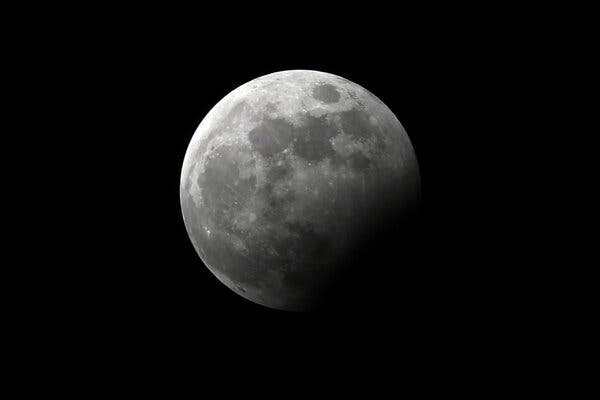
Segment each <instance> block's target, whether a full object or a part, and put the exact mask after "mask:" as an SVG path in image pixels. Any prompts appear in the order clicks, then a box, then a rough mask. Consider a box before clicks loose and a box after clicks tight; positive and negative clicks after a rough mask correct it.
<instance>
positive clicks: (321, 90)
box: [312, 83, 340, 103]
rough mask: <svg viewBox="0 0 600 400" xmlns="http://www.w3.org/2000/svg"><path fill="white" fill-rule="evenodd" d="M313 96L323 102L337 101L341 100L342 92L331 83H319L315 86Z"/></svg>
mask: <svg viewBox="0 0 600 400" xmlns="http://www.w3.org/2000/svg"><path fill="white" fill-rule="evenodd" d="M312 96H313V97H314V98H315V99H317V100H319V101H322V102H323V103H337V102H338V101H339V100H340V93H339V92H338V91H337V89H336V87H335V86H333V85H331V84H329V83H321V84H317V85H316V86H315V87H314V88H313V92H312Z"/></svg>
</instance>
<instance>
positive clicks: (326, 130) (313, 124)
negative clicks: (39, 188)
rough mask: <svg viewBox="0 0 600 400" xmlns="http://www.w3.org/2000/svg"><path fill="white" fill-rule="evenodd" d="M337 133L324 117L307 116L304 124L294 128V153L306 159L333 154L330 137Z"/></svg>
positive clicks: (315, 158)
mask: <svg viewBox="0 0 600 400" xmlns="http://www.w3.org/2000/svg"><path fill="white" fill-rule="evenodd" d="M338 133H339V132H338V131H337V129H336V128H335V127H334V126H332V125H331V124H329V123H328V122H327V120H326V119H325V118H324V117H322V118H315V117H307V119H306V122H305V125H304V126H302V127H301V128H298V129H297V130H296V140H295V141H294V153H295V154H297V155H299V156H300V157H302V158H304V159H305V160H308V161H320V160H322V159H324V158H325V157H327V156H331V155H333V153H334V151H333V147H332V145H331V141H330V139H331V138H332V137H334V136H335V135H337V134H338Z"/></svg>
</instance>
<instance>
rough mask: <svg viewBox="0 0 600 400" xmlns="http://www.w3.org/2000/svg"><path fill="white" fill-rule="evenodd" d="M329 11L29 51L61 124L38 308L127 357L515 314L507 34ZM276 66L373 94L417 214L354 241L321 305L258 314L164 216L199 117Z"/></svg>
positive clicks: (370, 337)
mask: <svg viewBox="0 0 600 400" xmlns="http://www.w3.org/2000/svg"><path fill="white" fill-rule="evenodd" d="M154 11H157V10H154ZM158 11H159V10H158ZM338 11H339V10H328V9H323V10H322V11H321V17H322V18H321V17H319V18H317V17H315V16H312V17H311V15H305V14H301V13H299V12H296V11H293V10H289V11H285V12H284V11H281V12H280V13H275V14H274V15H272V14H270V15H269V16H264V17H263V18H260V19H252V18H249V19H248V18H245V17H244V15H243V12H241V11H239V12H238V13H236V15H235V17H233V16H231V15H229V14H223V13H214V14H211V13H208V12H203V13H201V14H198V17H199V20H196V19H195V18H192V17H191V16H188V17H189V18H185V17H183V18H180V17H173V16H172V15H170V14H166V15H160V12H158V13H156V14H152V16H146V15H145V14H143V13H142V14H135V13H134V14H127V15H126V16H120V15H111V17H110V18H108V19H105V20H101V21H97V20H94V21H93V22H92V21H91V20H88V19H84V18H82V19H80V20H77V21H76V24H75V25H76V28H73V27H72V26H69V28H64V29H63V32H61V33H60V34H59V35H58V38H57V37H56V36H53V37H52V39H43V38H42V39H40V40H42V41H47V43H45V45H47V46H44V48H45V49H46V53H45V59H49V60H58V59H60V60H61V61H60V62H57V63H56V66H55V67H53V68H50V67H49V68H47V69H46V70H45V72H44V73H45V74H47V75H49V76H50V77H51V78H52V81H53V84H54V85H56V87H58V88H61V90H62V92H63V94H64V97H66V98H68V102H66V103H65V106H64V107H63V112H64V113H65V115H66V116H68V119H69V121H70V122H69V127H70V128H73V129H72V130H67V129H65V133H64V135H62V136H61V137H62V138H63V143H61V144H62V145H63V146H64V148H63V150H64V151H65V153H67V154H68V157H67V158H66V159H65V160H57V161H58V163H60V164H61V165H62V166H63V167H64V170H63V172H64V176H66V177H67V182H68V184H67V185H68V187H69V190H70V193H72V196H70V198H69V200H68V201H66V202H64V203H63V204H62V206H63V207H64V208H63V209H64V213H63V214H62V215H69V217H70V219H74V220H75V224H74V225H73V226H71V225H69V228H68V230H69V232H68V235H67V236H66V237H65V238H63V243H66V245H65V246H64V247H63V249H64V250H65V251H64V253H63V260H64V265H65V268H64V269H61V271H63V270H64V274H62V275H60V278H59V279H60V280H62V282H61V284H62V285H61V287H64V288H66V289H65V290H64V291H58V290H57V292H60V293H56V295H58V296H62V297H63V298H64V300H65V304H67V306H66V307H67V310H70V311H72V314H73V315H75V316H76V318H75V320H76V321H77V318H82V319H85V320H86V321H90V322H91V323H92V325H93V326H94V327H96V328H97V329H100V330H106V331H108V332H112V333H111V334H114V335H121V334H125V332H128V333H129V334H131V335H132V338H134V340H135V341H139V342H138V343H141V342H144V340H155V339H156V338H159V337H161V338H163V339H160V341H161V342H164V341H169V343H174V345H177V342H178V339H177V338H179V337H185V338H186V339H189V338H193V337H198V338H201V339H199V341H201V342H204V343H216V345H218V346H227V345H231V344H232V342H231V340H226V339H224V338H225V337H231V338H234V337H236V336H238V335H239V336H240V337H244V338H245V339H244V340H246V341H250V342H252V341H253V340H257V341H259V343H263V342H264V341H271V342H270V343H279V342H281V343H288V342H291V343H295V344H294V346H300V344H298V343H304V344H306V343H312V344H315V343H322V344H327V345H332V344H335V343H338V344H339V343H345V341H346V340H347V341H352V342H353V343H355V345H356V344H357V343H359V344H360V343H362V344H366V343H370V345H371V346H377V345H378V344H379V345H381V346H390V345H392V346H393V347H394V346H396V347H397V346H400V345H401V343H402V340H401V339H399V337H402V336H404V335H408V337H409V338H411V339H410V340H413V341H417V342H418V341H430V342H431V343H439V342H440V341H447V340H451V339H449V338H451V337H452V333H453V332H456V331H461V332H462V331H465V330H467V331H473V330H477V329H481V327H482V326H490V324H491V325H495V324H496V322H495V321H499V320H502V318H505V317H506V316H507V315H508V314H510V313H512V312H513V311H514V309H515V306H516V303H517V301H516V300H515V299H516V298H519V296H521V294H520V293H521V292H520V291H521V289H522V285H524V284H525V283H523V282H524V281H525V279H524V278H525V277H524V276H523V273H522V271H521V269H520V268H519V266H518V263H516V262H514V261H515V260H511V259H508V256H507V254H508V252H507V249H508V248H510V247H512V246H514V245H515V240H516V239H515V236H514V235H509V234H507V233H506V232H507V230H506V229H507V225H508V224H509V222H508V221H509V220H508V219H507V218H506V217H507V215H508V214H509V209H510V207H511V202H514V201H515V197H514V196H513V195H512V194H514V193H515V190H511V191H507V190H506V189H507V188H509V187H510V188H512V189H514V185H516V184H517V183H516V182H515V181H512V180H511V178H510V172H511V168H513V167H512V165H511V163H512V161H513V160H514V159H515V157H516V156H513V153H514V150H515V147H518V146H519V139H518V138H515V137H511V136H510V134H509V133H507V132H511V130H510V127H511V125H512V124H513V122H512V121H513V120H514V117H515V115H516V114H518V113H519V112H520V111H519V110H518V106H517V105H516V104H518V99H517V97H518V96H515V95H514V93H511V82H512V76H513V74H514V69H515V66H516V65H517V64H518V63H517V64H515V61H514V60H515V59H514V57H508V56H507V52H508V49H507V45H506V43H505V41H504V39H505V38H506V34H507V33H506V30H505V28H503V26H502V25H501V24H495V23H494V21H492V20H491V19H489V18H487V17H485V16H483V17H481V18H478V19H475V20H471V19H469V18H463V19H460V20H456V19H451V18H447V15H445V14H444V13H443V12H441V13H437V14H435V15H433V14H425V15H421V16H420V18H418V19H411V18H408V17H406V18H404V19H403V18H399V17H398V15H395V14H392V13H391V11H390V12H389V13H386V12H384V10H364V11H365V12H364V13H363V12H358V10H354V11H355V12H353V13H351V14H345V13H344V14H343V15H340V14H337V12H338ZM200 16H201V18H200ZM213 17H214V18H213ZM213 19H214V20H213ZM209 20H210V21H209ZM58 30H59V31H60V28H59V29H58ZM81 32H85V34H79V33H81ZM511 51H512V50H511ZM63 60H64V61H63ZM286 69H314V70H319V71H325V72H329V73H333V74H336V75H339V76H342V77H344V78H347V79H349V80H351V81H353V82H356V83H358V84H359V85H361V86H363V87H365V88H367V89H368V90H369V91H371V92H372V93H374V94H375V95H376V96H378V97H379V98H380V99H381V100H382V101H383V102H384V103H386V104H387V105H388V106H389V107H390V109H391V110H392V111H393V112H394V113H395V115H396V116H397V117H398V119H399V120H400V121H401V123H402V124H403V126H404V127H405V129H406V131H407V132H408V135H409V137H410V139H411V141H412V144H413V146H414V148H415V152H416V155H417V158H418V161H419V166H420V171H421V180H422V205H421V211H420V216H419V218H418V219H417V220H416V221H414V223H413V224H412V225H411V226H410V227H407V228H406V229H405V228H404V227H393V228H391V229H389V230H387V231H385V232H384V233H383V234H381V235H379V236H377V237H373V238H372V240H371V241H369V242H368V243H365V246H364V249H362V251H361V254H360V256H359V257H357V258H356V259H355V260H353V261H352V262H351V266H350V270H351V271H352V273H351V274H350V275H349V276H347V277H345V278H344V279H345V280H344V282H343V284H342V285H341V289H340V292H339V293H340V296H339V298H338V299H335V301H334V302H333V304H332V305H331V306H330V307H327V308H325V309H324V310H322V311H321V312H318V313H308V314H307V313H289V312H282V311H277V310H272V309H269V308H266V307H262V306H259V305H256V304H253V303H251V302H249V301H247V300H245V299H243V298H242V297H240V296H238V295H237V294H235V293H233V292H232V291H230V290H229V289H227V288H226V287H225V286H224V285H222V284H221V283H220V282H219V281H218V280H217V279H216V278H215V277H214V276H213V275H212V274H211V273H210V272H209V271H208V269H207V268H205V267H204V266H203V264H202V262H201V260H200V258H199V257H198V255H197V254H196V252H195V251H194V248H193V246H192V244H191V242H190V240H189V239H188V237H187V233H186V230H185V226H184V223H183V219H182V215H181V209H180V204H179V180H180V172H181V166H182V162H183V157H184V154H185V151H186V148H187V145H188V143H189V140H190V139H191V137H192V135H193V133H194V131H195V129H196V128H197V126H198V124H199V123H200V121H202V119H203V117H204V116H205V115H206V114H207V113H208V111H209V110H210V109H211V108H212V107H213V106H214V105H215V104H216V103H217V102H218V101H219V100H220V99H221V98H223V97H224V96H225V95H226V94H228V93H229V92H230V91H231V90H233V89H235V88H236V87H238V86H240V85H242V84H243V83H245V82H247V81H249V80H251V79H254V78H256V77H259V76H261V75H265V74H268V73H272V72H276V71H280V70H286ZM67 105H68V106H67ZM65 108H66V109H65ZM66 132H68V133H66ZM509 139H510V140H509ZM499 159H501V160H502V162H497V160H499ZM73 165H77V166H79V167H77V168H74V167H73ZM81 166H84V167H81ZM507 193H511V195H510V196H509V195H508V194H507ZM517 197H518V195H517ZM54 278H56V276H54ZM67 315H71V313H70V312H68V313H67ZM148 335H149V336H150V337H151V338H152V339H149V338H148ZM340 336H343V339H342V338H341V337H340ZM185 342H186V343H188V342H187V341H185ZM288 344H289V343H288ZM284 346H286V345H284ZM256 347H260V346H256ZM272 350H273V349H272ZM273 351H274V350H273Z"/></svg>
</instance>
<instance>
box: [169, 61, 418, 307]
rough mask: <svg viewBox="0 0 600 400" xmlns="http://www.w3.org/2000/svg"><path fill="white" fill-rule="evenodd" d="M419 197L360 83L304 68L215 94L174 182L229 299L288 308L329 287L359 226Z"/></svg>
mask: <svg viewBox="0 0 600 400" xmlns="http://www.w3.org/2000/svg"><path fill="white" fill-rule="evenodd" d="M419 198H420V175H419V167H418V163H417V159H416V156H415V152H414V150H413V147H412V144H411V142H410V139H409V137H408V135H407V134H406V131H405V130H404V128H403V127H402V125H401V124H400V122H399V121H398V119H397V118H396V116H395V115H394V113H393V112H392V111H391V110H390V109H389V108H388V107H387V106H386V105H385V104H384V103H383V102H382V101H381V100H379V99H378V98H377V97H375V95H373V94H372V93H370V92H369V91H368V90H366V89H364V88H363V87H361V86H359V85H357V84H355V83H353V82H351V81H349V80H347V79H344V78H342V77H339V76H336V75H332V74H329V73H324V72H318V71H309V70H291V71H282V72H276V73H272V74H269V75H265V76H262V77H259V78H257V79H254V80H252V81H250V82H248V83H246V84H244V85H242V86H240V87H238V88H237V89H235V90H233V91H232V92H231V93H229V94H228V95H227V96H225V97H224V98H223V99H222V100H221V101H219V102H218V103H217V104H216V105H215V106H214V107H213V108H212V109H211V110H210V112H209V113H208V114H207V115H206V117H205V118H204V119H203V120H202V122H201V123H200V125H199V126H198V128H197V130H196V132H195V133H194V135H193V137H192V138H191V141H190V143H189V146H188V148H187V151H186V154H185V158H184V161H183V168H182V172H181V182H180V201H181V209H182V213H183V219H184V222H185V226H186V229H187V232H188V235H189V238H190V240H191V242H192V244H193V246H194V248H195V250H196V252H197V253H198V255H199V256H200V258H201V260H202V261H203V263H204V264H205V265H206V266H207V267H208V269H209V270H210V271H211V272H212V273H213V274H214V275H215V276H216V277H217V278H218V279H219V280H220V281H221V282H222V283H223V284H225V285H226V286H227V287H228V288H230V289H231V290H233V291H234V292H235V293H237V294H238V295H240V296H242V297H244V298H246V299H248V300H250V301H253V302H255V303H258V304H261V305H264V306H267V307H271V308H275V309H281V310H290V311H305V310H312V309H314V308H315V307H316V305H317V304H320V303H319V302H320V301H321V300H322V299H323V298H324V297H325V296H330V295H334V294H332V293H330V291H331V290H333V289H332V287H334V286H335V285H334V283H335V282H336V280H337V279H339V277H340V276H342V275H343V273H344V268H345V264H346V263H345V262H344V261H343V260H347V259H348V258H349V256H350V255H351V254H352V249H353V248H355V247H356V246H360V245H361V240H362V239H361V238H364V235H365V232H369V230H370V229H373V228H376V225H377V224H382V223H385V221H386V216H389V215H396V216H397V215H408V214H410V213H412V212H414V209H415V207H416V206H417V205H418V202H419ZM364 268H366V269H372V272H369V271H367V273H373V274H377V273H381V272H378V271H377V270H378V269H380V266H369V265H365V266H364ZM383 279H384V277H383Z"/></svg>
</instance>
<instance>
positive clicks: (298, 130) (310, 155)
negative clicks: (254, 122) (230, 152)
mask: <svg viewBox="0 0 600 400" xmlns="http://www.w3.org/2000/svg"><path fill="white" fill-rule="evenodd" d="M338 133H339V132H338V130H337V129H336V127H335V126H333V125H332V124H330V123H329V122H328V121H327V120H326V119H325V118H324V117H322V118H317V117H313V116H306V117H304V121H303V124H302V126H300V127H295V126H293V125H291V124H290V123H289V122H287V121H285V120H283V119H265V120H264V121H263V122H262V123H261V124H260V125H259V126H257V127H256V128H254V129H252V130H251V131H250V132H249V133H248V139H249V140H250V143H251V144H252V148H253V149H254V150H256V151H258V152H259V153H260V154H261V155H262V156H263V157H267V158H268V157H273V156H275V155H276V154H278V153H281V152H282V151H283V150H285V149H286V148H287V147H288V146H289V145H290V144H292V147H293V152H294V153H295V154H296V155H298V156H300V157H302V158H304V159H305V160H309V161H319V160H322V159H323V158H325V157H327V156H331V155H333V147H332V146H331V142H330V139H331V138H332V137H334V136H335V135H337V134H338Z"/></svg>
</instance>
